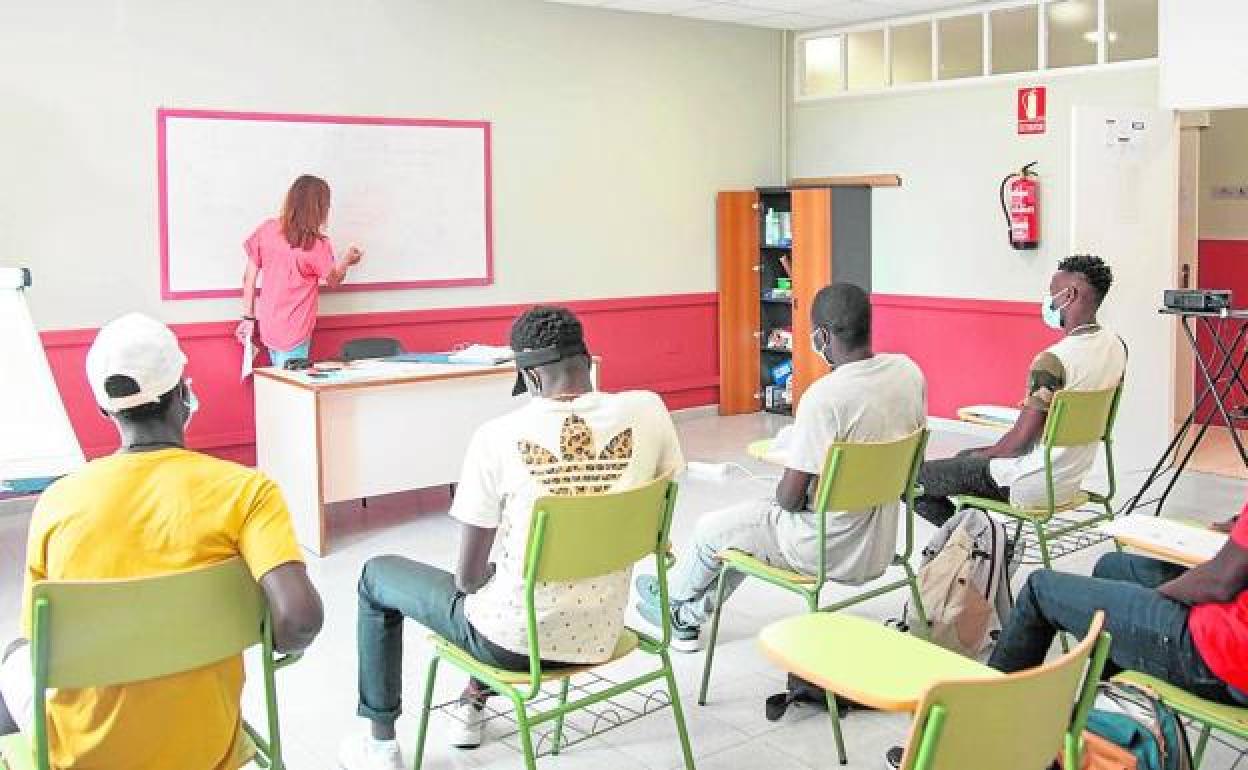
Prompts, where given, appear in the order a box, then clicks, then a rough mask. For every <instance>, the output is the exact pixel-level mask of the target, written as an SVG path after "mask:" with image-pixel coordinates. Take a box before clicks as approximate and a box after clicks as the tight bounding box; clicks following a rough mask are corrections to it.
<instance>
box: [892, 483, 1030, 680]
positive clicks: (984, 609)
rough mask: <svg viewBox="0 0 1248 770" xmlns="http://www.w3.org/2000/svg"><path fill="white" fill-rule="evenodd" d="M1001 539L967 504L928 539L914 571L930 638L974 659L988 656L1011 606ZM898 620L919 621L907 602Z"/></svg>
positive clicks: (1001, 528)
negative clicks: (916, 571) (902, 618)
mask: <svg viewBox="0 0 1248 770" xmlns="http://www.w3.org/2000/svg"><path fill="white" fill-rule="evenodd" d="M1006 543H1007V537H1006V532H1005V525H1004V524H1002V523H1001V522H1000V521H998V520H996V519H994V518H993V517H991V516H989V515H988V514H987V513H985V512H983V511H980V510H976V509H973V508H966V509H963V510H961V511H959V512H958V513H956V514H954V516H953V518H951V519H949V521H947V522H945V524H944V526H942V527H941V528H940V530H939V531H937V532H936V534H935V535H934V536H933V537H932V539H931V541H930V542H929V543H928V544H927V547H926V548H924V549H923V553H922V556H921V559H920V562H919V563H920V567H919V573H918V577H919V596H920V597H921V598H922V600H923V609H924V610H925V611H926V612H927V619H928V621H929V622H930V623H931V628H932V633H931V641H933V642H935V643H936V644H939V645H940V646H942V647H945V648H947V649H949V650H953V651H954V652H958V653H961V654H963V655H965V656H967V657H970V658H976V659H978V660H987V659H988V656H989V655H991V654H992V650H993V648H994V647H996V644H997V638H998V637H999V636H1000V635H1001V626H1002V624H1003V623H1004V622H1005V620H1006V619H1007V618H1009V616H1010V611H1011V610H1012V609H1013V608H1014V596H1013V594H1012V593H1011V591H1010V574H1011V572H1012V571H1013V569H1012V568H1011V564H1009V563H1007V557H1006V552H1007V548H1006ZM1018 552H1019V554H1021V549H1018ZM903 624H904V626H905V627H908V628H917V627H919V626H920V625H921V623H920V621H919V619H918V614H917V613H915V612H913V610H912V608H911V607H910V606H909V604H907V605H906V611H905V619H904V621H903Z"/></svg>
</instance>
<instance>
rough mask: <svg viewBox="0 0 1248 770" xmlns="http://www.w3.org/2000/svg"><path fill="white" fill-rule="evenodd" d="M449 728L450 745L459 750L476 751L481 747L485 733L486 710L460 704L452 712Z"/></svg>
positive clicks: (469, 704)
mask: <svg viewBox="0 0 1248 770" xmlns="http://www.w3.org/2000/svg"><path fill="white" fill-rule="evenodd" d="M450 715H451V724H450V726H449V727H448V728H447V731H446V733H447V736H448V737H449V738H450V743H451V745H452V746H454V747H455V748H457V749H475V748H476V747H478V746H480V745H481V738H482V735H483V734H484V732H485V709H484V708H482V707H481V706H475V705H473V704H471V703H462V702H461V703H459V704H457V705H456V706H455V707H453V708H452V709H451V710H450Z"/></svg>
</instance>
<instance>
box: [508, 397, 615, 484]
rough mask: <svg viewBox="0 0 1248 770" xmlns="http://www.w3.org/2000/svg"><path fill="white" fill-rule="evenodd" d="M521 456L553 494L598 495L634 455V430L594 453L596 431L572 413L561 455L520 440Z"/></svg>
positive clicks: (561, 437) (563, 433) (561, 439)
mask: <svg viewBox="0 0 1248 770" xmlns="http://www.w3.org/2000/svg"><path fill="white" fill-rule="evenodd" d="M518 449H519V450H520V459H521V460H522V461H523V462H524V464H525V465H526V466H527V467H528V469H529V473H530V474H532V475H533V478H535V479H536V480H537V481H538V483H539V484H541V485H542V486H543V487H545V488H546V490H547V491H548V492H549V493H550V494H552V495H597V494H602V493H603V492H606V491H607V490H609V489H610V488H611V485H612V484H614V483H615V482H616V481H617V480H619V478H620V477H621V476H622V475H624V469H625V468H627V467H628V463H629V461H630V460H632V458H633V429H632V428H627V429H625V430H623V431H621V432H620V433H619V434H617V435H615V436H614V437H612V438H611V440H610V441H608V442H607V445H606V446H605V447H604V448H603V450H602V451H601V452H598V453H597V454H595V453H594V434H593V431H591V430H590V429H589V425H588V424H586V422H585V421H584V420H583V419H581V418H580V417H578V416H576V415H569V416H568V417H567V418H566V419H564V421H563V427H562V429H561V430H560V431H559V456H558V457H556V456H555V454H554V453H553V452H551V451H549V450H548V449H546V448H545V447H543V446H540V445H538V444H534V443H533V442H531V441H523V440H522V441H520V442H518Z"/></svg>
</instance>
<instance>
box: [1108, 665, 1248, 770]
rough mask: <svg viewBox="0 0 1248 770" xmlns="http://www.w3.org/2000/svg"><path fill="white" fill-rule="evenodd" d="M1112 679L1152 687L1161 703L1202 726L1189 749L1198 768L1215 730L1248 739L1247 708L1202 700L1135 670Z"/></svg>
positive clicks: (1196, 768)
mask: <svg viewBox="0 0 1248 770" xmlns="http://www.w3.org/2000/svg"><path fill="white" fill-rule="evenodd" d="M1114 680H1115V681H1122V682H1129V683H1131V684H1134V685H1138V686H1140V687H1143V688H1144V689H1146V690H1151V691H1152V692H1153V693H1154V694H1155V695H1156V696H1157V697H1158V698H1160V699H1161V702H1162V703H1164V704H1166V705H1167V706H1169V707H1170V708H1172V709H1174V711H1175V712H1176V713H1178V714H1181V715H1183V716H1185V717H1187V718H1188V719H1190V720H1192V721H1193V722H1195V723H1197V724H1199V725H1200V726H1201V730H1200V738H1199V739H1197V741H1196V749H1195V751H1193V752H1192V767H1193V768H1194V769H1195V770H1199V768H1200V763H1201V760H1203V759H1204V758H1205V748H1206V747H1207V746H1208V745H1209V735H1210V733H1212V732H1213V731H1214V730H1220V731H1221V732H1224V733H1228V734H1230V735H1233V736H1235V737H1236V738H1241V739H1248V708H1243V707H1240V706H1228V705H1226V704H1225V703H1218V702H1216V701H1211V700H1205V699H1204V698H1199V697H1197V696H1195V695H1192V694H1191V693H1189V692H1186V691H1184V690H1182V689H1180V688H1178V687H1175V686H1174V685H1172V684H1170V683H1169V682H1164V681H1162V680H1160V679H1157V678H1156V677H1152V676H1149V675H1148V674H1141V673H1139V672H1138V671H1124V672H1123V673H1121V674H1119V675H1118V676H1115V677H1114Z"/></svg>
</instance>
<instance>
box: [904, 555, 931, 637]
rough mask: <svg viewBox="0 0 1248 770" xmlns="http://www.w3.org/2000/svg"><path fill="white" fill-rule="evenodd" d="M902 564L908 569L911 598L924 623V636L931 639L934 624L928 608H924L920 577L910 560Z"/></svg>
mask: <svg viewBox="0 0 1248 770" xmlns="http://www.w3.org/2000/svg"><path fill="white" fill-rule="evenodd" d="M901 566H902V567H903V568H904V569H905V570H906V582H907V583H908V584H909V585H910V600H911V601H912V602H914V610H915V612H917V613H919V621H920V622H921V623H922V625H923V637H924V638H925V639H930V638H931V636H932V624H931V622H929V621H928V619H927V610H926V609H924V608H923V597H922V596H921V595H920V594H919V577H918V575H916V574H914V570H913V569H912V568H911V567H910V563H909V562H902V564H901Z"/></svg>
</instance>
